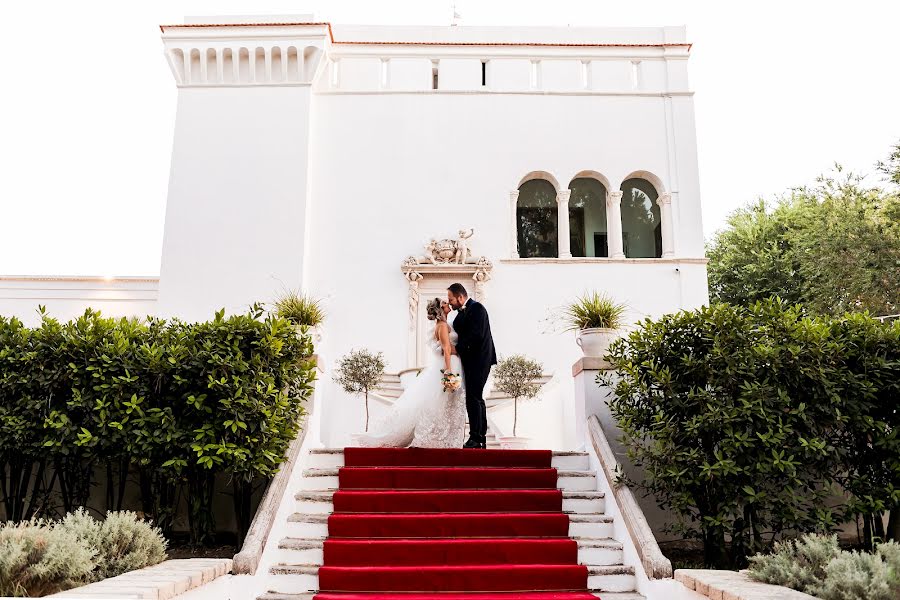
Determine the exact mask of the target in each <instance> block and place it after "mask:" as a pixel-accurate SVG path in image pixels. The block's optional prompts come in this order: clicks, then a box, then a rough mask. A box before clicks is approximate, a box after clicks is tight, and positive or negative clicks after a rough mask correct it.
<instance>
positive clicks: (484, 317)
mask: <svg viewBox="0 0 900 600" xmlns="http://www.w3.org/2000/svg"><path fill="white" fill-rule="evenodd" d="M447 301H448V302H449V303H450V306H451V307H452V308H453V309H454V310H456V311H458V312H457V315H456V320H455V321H453V329H454V330H455V331H456V333H457V335H458V336H459V339H458V340H457V342H456V352H457V353H458V354H459V360H460V362H462V368H463V375H464V376H465V381H466V411H467V412H468V413H469V440H468V441H467V442H466V444H465V445H464V446H463V448H485V447H486V445H485V444H486V442H485V437H486V436H487V409H486V408H485V406H484V397H483V394H484V386H485V384H486V383H487V378H488V375H490V373H491V367H492V366H493V365H496V364H497V352H496V350H494V338H493V337H491V323H490V320H489V319H488V314H487V310H485V308H484V306H482V305H481V304H480V303H478V302H475V301H474V300H472V299H471V298H469V294H468V293H467V292H466V288H464V287H463V286H462V284H459V283H454V284H453V285H451V286H450V287H449V288H447Z"/></svg>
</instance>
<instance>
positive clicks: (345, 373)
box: [333, 348, 384, 432]
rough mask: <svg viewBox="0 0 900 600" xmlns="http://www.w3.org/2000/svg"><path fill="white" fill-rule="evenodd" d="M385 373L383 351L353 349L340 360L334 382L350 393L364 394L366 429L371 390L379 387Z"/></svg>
mask: <svg viewBox="0 0 900 600" xmlns="http://www.w3.org/2000/svg"><path fill="white" fill-rule="evenodd" d="M382 375H384V356H383V355H382V354H381V352H378V353H374V352H369V351H368V350H366V349H365V348H363V349H362V350H351V351H350V353H349V354H347V355H346V356H344V357H343V358H342V359H341V360H339V361H338V366H337V369H335V372H334V377H333V379H334V382H335V383H337V384H338V385H339V386H341V387H342V388H343V390H344V391H345V392H347V393H348V394H362V395H363V397H364V398H365V402H366V431H367V432H368V431H369V392H371V391H372V390H373V389H375V388H376V387H378V384H379V383H381V377H382Z"/></svg>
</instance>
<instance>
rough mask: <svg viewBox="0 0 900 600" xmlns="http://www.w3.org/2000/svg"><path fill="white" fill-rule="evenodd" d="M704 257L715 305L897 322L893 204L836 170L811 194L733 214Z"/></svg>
mask: <svg viewBox="0 0 900 600" xmlns="http://www.w3.org/2000/svg"><path fill="white" fill-rule="evenodd" d="M707 255H708V256H709V286H710V298H711V300H712V301H714V302H729V303H732V304H752V303H753V302H756V301H757V300H762V299H765V298H768V297H771V296H778V297H780V298H782V299H784V300H786V301H787V302H789V303H795V302H799V303H802V304H804V305H805V306H806V307H807V308H808V309H810V310H811V311H813V312H815V313H819V314H831V315H839V314H842V313H843V312H846V311H864V310H868V311H869V312H871V313H873V314H876V315H888V314H896V313H897V312H900V283H898V282H900V196H898V195H897V194H891V193H888V192H885V191H884V190H881V189H879V188H873V187H867V186H865V185H864V183H863V181H862V179H861V178H859V177H856V176H854V175H852V174H851V175H844V174H843V173H842V172H841V170H840V167H838V169H837V173H835V174H834V175H833V176H828V177H820V178H819V180H818V183H817V184H816V185H815V186H813V187H803V188H798V189H794V190H792V191H791V192H790V193H789V194H788V195H786V196H785V197H782V198H780V199H778V200H777V201H775V202H774V203H767V202H764V201H762V200H759V201H757V202H754V203H751V204H749V205H747V206H746V207H744V208H741V209H739V210H738V211H736V212H735V213H733V214H732V215H731V216H730V217H729V219H728V223H727V226H726V228H725V229H723V230H722V231H720V232H718V233H717V234H716V236H715V237H714V238H713V240H712V243H711V244H710V245H709V247H708V248H707Z"/></svg>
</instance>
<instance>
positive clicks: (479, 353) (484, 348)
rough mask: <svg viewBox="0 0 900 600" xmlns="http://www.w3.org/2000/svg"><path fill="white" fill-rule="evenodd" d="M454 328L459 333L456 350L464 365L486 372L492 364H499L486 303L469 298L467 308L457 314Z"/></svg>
mask: <svg viewBox="0 0 900 600" xmlns="http://www.w3.org/2000/svg"><path fill="white" fill-rule="evenodd" d="M453 329H454V330H455V331H456V333H457V335H459V339H458V340H457V342H456V352H457V353H458V354H459V359H460V361H461V362H462V364H463V367H465V368H467V369H472V368H475V369H479V370H481V369H484V371H485V372H486V371H487V370H488V369H490V367H491V365H496V364H497V351H496V349H495V348H494V338H493V336H491V321H490V319H489V318H488V313H487V310H486V309H485V308H484V305H482V304H481V303H480V302H475V301H474V300H472V299H471V298H469V300H468V302H466V306H465V308H464V309H463V310H460V311H459V313H458V314H457V315H456V320H455V321H453Z"/></svg>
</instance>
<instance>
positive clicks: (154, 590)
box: [49, 558, 231, 600]
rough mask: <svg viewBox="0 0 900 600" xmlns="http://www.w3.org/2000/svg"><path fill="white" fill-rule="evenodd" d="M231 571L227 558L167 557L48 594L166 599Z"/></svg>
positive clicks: (74, 599) (76, 599)
mask: <svg viewBox="0 0 900 600" xmlns="http://www.w3.org/2000/svg"><path fill="white" fill-rule="evenodd" d="M230 572H231V559H230V558H184V559H178V560H167V561H164V562H161V563H159V564H158V565H154V566H152V567H147V568H145V569H138V570H137V571H130V572H128V573H123V574H122V575H119V576H117V577H110V578H109V579H104V580H103V581H98V582H97V583H91V584H88V585H84V586H81V587H77V588H72V589H71V590H66V591H64V592H59V593H58V594H53V595H52V596H49V597H50V598H70V599H72V600H86V599H87V598H101V599H102V598H109V599H110V600H112V599H113V598H116V599H119V598H121V599H123V600H125V599H131V598H150V599H154V600H167V599H168V598H172V597H174V596H177V595H178V594H183V593H185V592H187V591H189V590H192V589H194V588H198V587H200V586H201V585H205V584H207V583H209V582H211V581H212V580H214V579H216V578H217V577H221V576H222V575H225V574H226V573H230Z"/></svg>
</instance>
